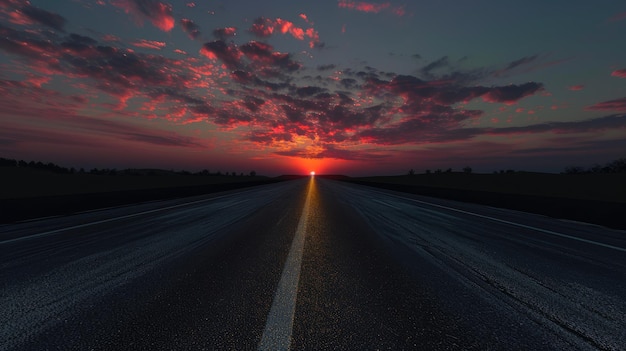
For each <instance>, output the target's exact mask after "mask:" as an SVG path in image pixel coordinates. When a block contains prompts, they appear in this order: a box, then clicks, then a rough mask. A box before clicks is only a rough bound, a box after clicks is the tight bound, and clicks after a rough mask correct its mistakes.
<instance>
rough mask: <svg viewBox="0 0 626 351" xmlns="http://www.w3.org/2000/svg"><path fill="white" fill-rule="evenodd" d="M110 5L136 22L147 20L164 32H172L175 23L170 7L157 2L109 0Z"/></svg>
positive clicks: (149, 0) (156, 0) (148, 0)
mask: <svg viewBox="0 0 626 351" xmlns="http://www.w3.org/2000/svg"><path fill="white" fill-rule="evenodd" d="M111 4H112V5H113V6H116V7H119V8H122V9H124V11H126V13H130V14H132V15H133V16H135V18H136V19H138V20H143V19H147V20H149V21H150V22H151V23H152V25H154V26H155V27H157V28H159V29H161V30H162V31H164V32H169V31H170V30H172V28H174V24H175V23H176V21H175V20H174V16H173V13H172V6H171V5H169V4H166V3H164V2H162V1H159V0H111Z"/></svg>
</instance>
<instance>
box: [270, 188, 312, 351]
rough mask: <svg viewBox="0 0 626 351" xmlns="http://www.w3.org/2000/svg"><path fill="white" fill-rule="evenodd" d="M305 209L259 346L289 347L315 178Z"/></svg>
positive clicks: (278, 348)
mask: <svg viewBox="0 0 626 351" xmlns="http://www.w3.org/2000/svg"><path fill="white" fill-rule="evenodd" d="M309 182H310V183H309V189H308V190H307V195H306V201H305V202H304V209H303V210H302V215H300V221H299V222H298V228H297V229H296V234H295V236H294V238H293V242H292V243H291V248H290V249H289V254H288V255H287V261H285V267H284V268H283V273H282V275H281V277H280V282H278V288H277V289H276V294H275V295H274V301H272V307H271V308H270V313H269V314H268V316H267V321H266V322H265V329H264V330H263V337H262V338H261V342H260V343H259V347H258V350H264V351H265V350H289V345H290V344H291V333H292V330H293V320H294V316H295V313H296V295H297V293H298V281H299V280H300V269H301V266H302V255H303V253H304V239H305V234H306V227H307V218H308V217H309V212H310V206H311V188H312V187H313V182H314V180H313V179H311V180H310V181H309Z"/></svg>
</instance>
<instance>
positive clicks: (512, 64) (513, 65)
mask: <svg viewBox="0 0 626 351" xmlns="http://www.w3.org/2000/svg"><path fill="white" fill-rule="evenodd" d="M537 57H538V56H537V55H533V56H526V57H522V58H520V59H517V60H514V61H511V62H510V63H509V64H508V65H507V66H506V67H505V68H503V69H501V70H498V71H496V72H494V75H495V76H496V77H499V76H502V75H504V74H505V73H508V72H509V71H511V70H513V69H515V68H516V67H519V66H522V65H527V64H529V63H531V62H534V61H535V60H536V59H537Z"/></svg>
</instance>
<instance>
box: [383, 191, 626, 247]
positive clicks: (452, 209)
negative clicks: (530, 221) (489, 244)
mask: <svg viewBox="0 0 626 351" xmlns="http://www.w3.org/2000/svg"><path fill="white" fill-rule="evenodd" d="M376 192H377V193H380V194H385V195H388V196H391V197H395V198H398V199H403V200H409V201H413V202H417V203H421V204H425V205H429V206H434V207H439V208H443V209H446V210H450V211H455V212H459V213H464V214H468V215H471V216H475V217H480V218H485V219H489V220H491V221H494V222H500V223H505V224H509V225H512V226H516V227H520V228H525V229H530V230H535V231H538V232H542V233H545V234H550V235H553V236H558V237H562V238H567V239H571V240H576V241H580V242H584V243H587V244H592V245H597V246H602V247H606V248H608V249H613V250H617V251H622V252H626V249H625V248H622V247H619V246H613V245H609V244H604V243H601V242H597V241H593V240H588V239H583V238H579V237H577V236H572V235H567V234H562V233H557V232H553V231H551V230H547V229H542V228H537V227H532V226H529V225H525V224H521V223H516V222H510V221H506V220H504V219H499V218H494V217H489V216H485V215H481V214H478V213H473V212H468V211H464V210H459V209H457V208H453V207H448V206H443V205H437V204H433V203H430V202H426V201H422V200H417V199H411V198H408V197H402V196H398V195H392V194H388V193H384V192H381V191H376Z"/></svg>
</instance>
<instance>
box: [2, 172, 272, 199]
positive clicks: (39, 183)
mask: <svg viewBox="0 0 626 351" xmlns="http://www.w3.org/2000/svg"><path fill="white" fill-rule="evenodd" d="M0 179H2V185H1V188H0V189H1V191H0V199H18V198H37V197H42V196H54V195H71V194H88V193H102V192H112V191H125V190H140V189H158V188H176V187H187V186H199V185H210V184H225V183H242V182H251V181H260V180H266V179H269V178H267V177H263V176H255V177H251V176H224V175H222V176H217V175H210V176H199V175H180V174H167V173H162V174H156V175H94V174H59V173H53V172H50V171H46V170H40V169H34V168H28V167H0Z"/></svg>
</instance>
